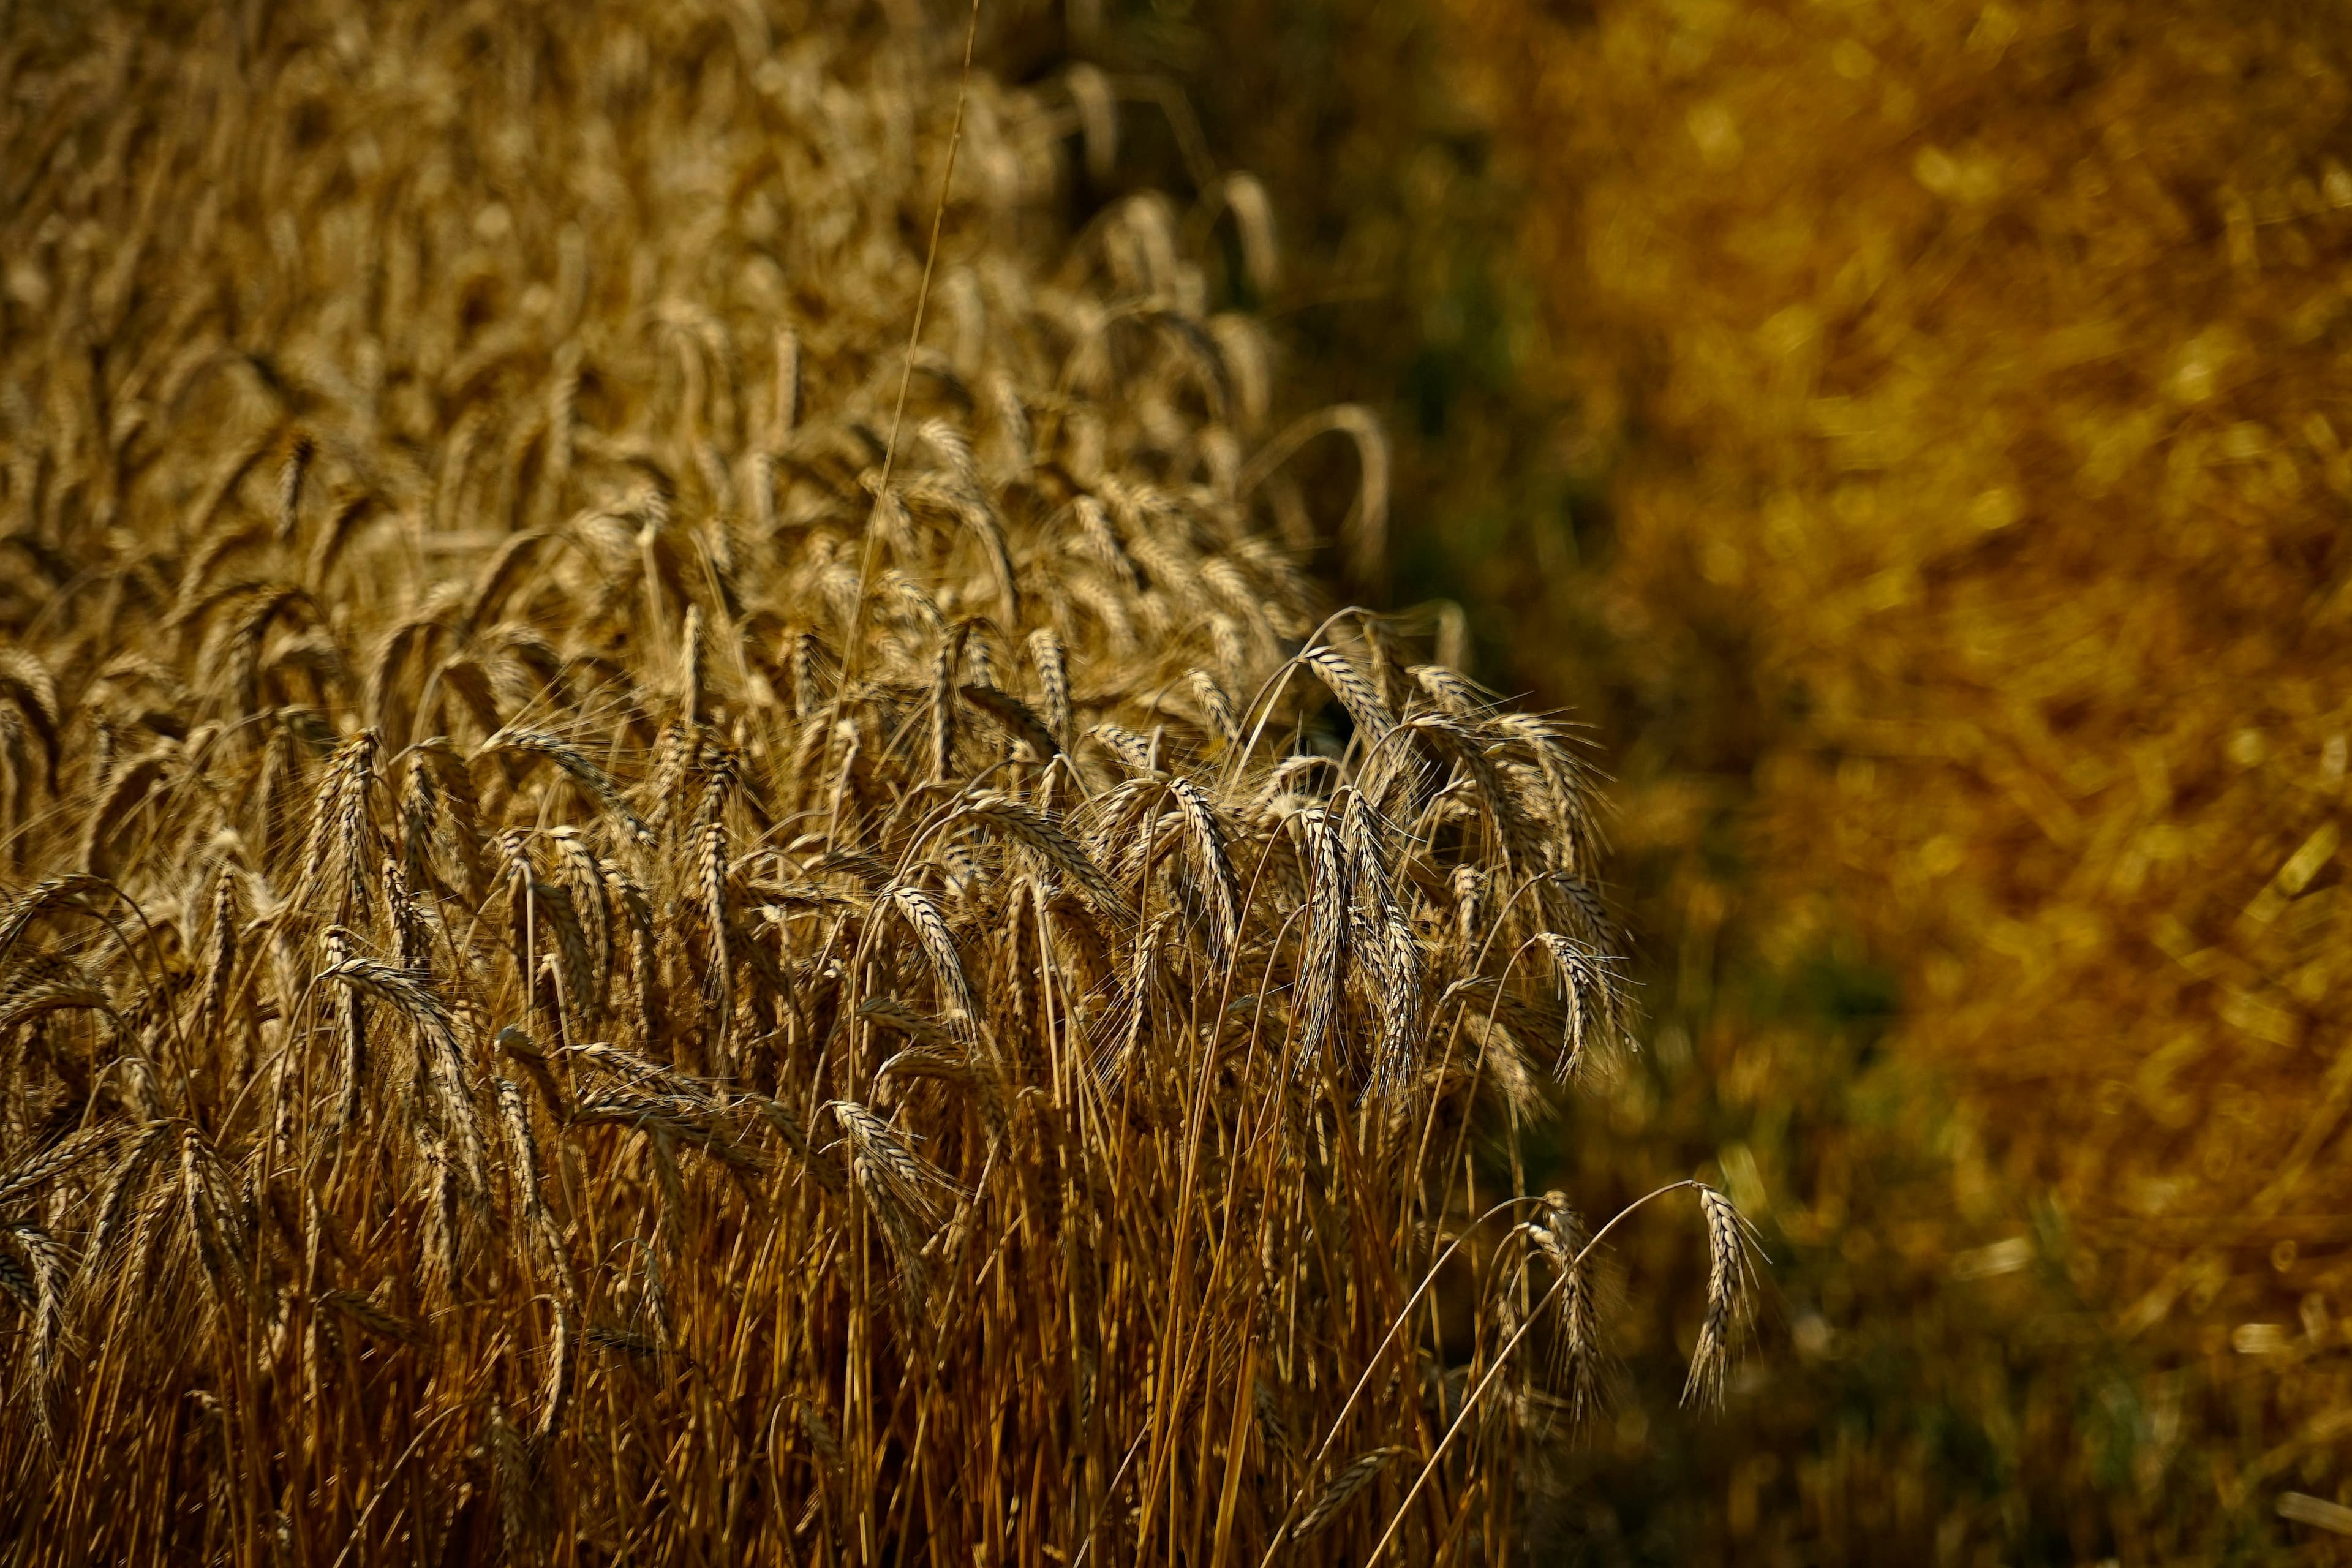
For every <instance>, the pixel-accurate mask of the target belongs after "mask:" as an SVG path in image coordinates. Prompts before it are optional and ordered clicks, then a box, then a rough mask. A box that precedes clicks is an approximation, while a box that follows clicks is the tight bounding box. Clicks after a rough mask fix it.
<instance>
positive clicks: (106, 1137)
mask: <svg viewBox="0 0 2352 1568" xmlns="http://www.w3.org/2000/svg"><path fill="white" fill-rule="evenodd" d="M121 1135H122V1129H121V1128H120V1127H118V1126H114V1125H111V1124H108V1123H100V1125H98V1126H96V1127H86V1128H83V1129H82V1130H81V1131H78V1132H70V1133H68V1134H67V1135H66V1136H65V1137H63V1138H60V1139H59V1140H58V1142H55V1143H52V1144H50V1145H49V1146H48V1147H47V1149H43V1150H40V1151H39V1152H36V1153H34V1154H33V1155H32V1156H31V1157H29V1158H28V1159H26V1161H25V1163H23V1164H21V1165H19V1166H17V1167H16V1169H15V1170H14V1171H12V1172H10V1173H8V1174H7V1175H5V1176H0V1206H5V1205H8V1204H13V1203H20V1202H30V1201H31V1200H32V1199H34V1198H36V1197H37V1196H39V1195H40V1194H41V1193H42V1192H43V1191H44V1190H45V1189H47V1187H48V1186H49V1184H51V1183H53V1182H56V1181H58V1179H59V1178H60V1177H63V1176H65V1175H66V1174H67V1173H69V1172H71V1171H73V1170H74V1169H75V1168H76V1167H77V1166H79V1165H80V1163H82V1162H83V1161H84V1160H89V1159H92V1158H95V1157H96V1156H98V1155H100V1154H102V1153H104V1152H106V1151H107V1150H108V1149H109V1148H110V1147H112V1146H113V1144H114V1142H116V1140H117V1139H119V1138H120V1137H121Z"/></svg>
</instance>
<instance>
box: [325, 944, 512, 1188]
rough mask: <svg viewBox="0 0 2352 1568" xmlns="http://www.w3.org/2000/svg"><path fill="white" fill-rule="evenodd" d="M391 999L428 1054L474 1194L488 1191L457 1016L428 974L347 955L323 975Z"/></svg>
mask: <svg viewBox="0 0 2352 1568" xmlns="http://www.w3.org/2000/svg"><path fill="white" fill-rule="evenodd" d="M320 978H322V979H327V980H333V981H337V982H339V983H341V984H344V985H347V986H349V987H351V988H352V990H354V991H357V992H361V993H362V994H366V995H370V996H373V997H375V998H377V999H378V1000H379V1001H382V1002H385V1003H387V1004H389V1005H391V1006H392V1007H393V1008H394V1010H395V1011H396V1012H398V1013H400V1014H401V1015H403V1016H405V1017H406V1018H407V1019H408V1021H409V1023H410V1025H411V1026H412V1027H414V1028H415V1031H416V1037H417V1051H418V1055H419V1056H421V1057H423V1058H424V1059H425V1079H426V1081H427V1083H429V1084H430V1085H431V1086H432V1091H433V1094H434V1098H435V1100H436V1102H437V1104H436V1109H437V1110H439V1112H440V1114H441V1117H442V1119H443V1121H445V1122H446V1126H447V1129H448V1131H449V1133H450V1134H451V1135H452V1136H453V1137H454V1138H455V1140H456V1142H457V1156H458V1160H459V1163H460V1164H461V1165H462V1166H463V1167H464V1173H465V1177H466V1181H467V1184H468V1186H469V1188H470V1190H471V1192H472V1194H474V1195H476V1196H480V1195H482V1194H487V1193H488V1191H489V1185H490V1184H489V1159H488V1146H487V1143H486V1141H485V1140H484V1138H483V1136H482V1125H481V1117H480V1112H479V1110H478V1108H477V1107H476V1106H475V1103H474V1097H473V1092H472V1089H471V1087H470V1085H469V1084H468V1083H467V1072H466V1058H465V1050H464V1047H461V1046H460V1045H459V1044H458V1041H457V1020H456V1019H455V1018H454V1017H453V1016H451V1014H450V1012H449V1008H448V1005H446V1003H444V1002H443V1001H442V1000H441V998H440V996H439V995H438V994H436V992H435V990H434V988H433V983H432V981H431V980H430V979H429V978H428V977H427V976H425V975H423V974H419V973H413V972H411V971H409V970H404V969H395V968H394V967H393V966H392V965H390V964H388V963H379V962H377V961H376V960H374V959H372V958H346V959H344V960H343V961H342V962H341V963H335V964H331V965H330V966H329V967H328V968H327V970H326V971H325V972H324V973H323V974H322V975H321V976H320Z"/></svg>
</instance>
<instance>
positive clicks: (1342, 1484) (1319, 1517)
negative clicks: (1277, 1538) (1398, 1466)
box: [1290, 1448, 1404, 1542]
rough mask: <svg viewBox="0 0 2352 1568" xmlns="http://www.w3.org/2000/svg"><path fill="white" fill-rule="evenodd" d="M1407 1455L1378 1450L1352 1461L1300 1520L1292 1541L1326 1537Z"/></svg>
mask: <svg viewBox="0 0 2352 1568" xmlns="http://www.w3.org/2000/svg"><path fill="white" fill-rule="evenodd" d="M1403 1452H1404V1450H1403V1449H1402V1448H1374V1449H1373V1450H1371V1451H1370V1453H1367V1454H1359V1455H1357V1456H1356V1457H1355V1458H1353V1459H1350V1460H1349V1461H1348V1467H1347V1468H1345V1469H1343V1470H1341V1471H1340V1472H1339V1474H1338V1475H1337V1476H1334V1477H1333V1478H1332V1479H1331V1484H1330V1485H1329V1486H1328V1487H1325V1488H1324V1489H1323V1491H1322V1494H1321V1495H1320V1496H1318V1498H1316V1500H1315V1502H1314V1505H1313V1506H1312V1507H1310V1508H1308V1509H1307V1511H1306V1512H1305V1513H1304V1514H1302V1515H1300V1516H1299V1520H1298V1523H1297V1525H1296V1526H1294V1527H1293V1528H1292V1530H1291V1532H1290V1533H1291V1539H1293V1540H1294V1541H1302V1542H1303V1541H1311V1540H1313V1539H1314V1538H1315V1537H1316V1536H1318V1535H1320V1534H1322V1533H1323V1531H1325V1530H1326V1529H1328V1528H1329V1526H1330V1525H1331V1524H1332V1523H1333V1521H1336V1520H1338V1519H1339V1513H1340V1510H1343V1509H1345V1508H1346V1507H1347V1506H1348V1504H1349V1503H1350V1502H1352V1501H1353V1500H1355V1497H1356V1494H1357V1493H1358V1492H1360V1491H1362V1490H1363V1489H1365V1488H1366V1487H1369V1486H1370V1485H1371V1484H1372V1483H1373V1482H1374V1481H1376V1480H1378V1479H1380V1476H1381V1471H1382V1470H1385V1469H1387V1468H1389V1464H1390V1462H1391V1460H1393V1459H1394V1458H1396V1457H1397V1456H1398V1455H1400V1454H1402V1453H1403Z"/></svg>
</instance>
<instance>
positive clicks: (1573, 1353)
mask: <svg viewBox="0 0 2352 1568" xmlns="http://www.w3.org/2000/svg"><path fill="white" fill-rule="evenodd" d="M1528 1231H1529V1233H1530V1234H1531V1235H1533V1236H1534V1237H1535V1239H1536V1243H1537V1245H1538V1247H1540V1248H1541V1249H1542V1251H1543V1254H1544V1256H1545V1257H1546V1258H1549V1259H1550V1260H1551V1266H1552V1268H1555V1269H1556V1270H1558V1271H1559V1273H1560V1275H1561V1276H1562V1277H1563V1278H1562V1279H1561V1281H1560V1283H1559V1294H1558V1297H1557V1300H1558V1301H1559V1328H1558V1331H1557V1333H1556V1334H1555V1335H1554V1337H1553V1340H1552V1382H1553V1385H1554V1386H1555V1387H1556V1388H1558V1389H1559V1394H1560V1397H1561V1398H1562V1400H1564V1401H1565V1402H1566V1405H1567V1407H1568V1418H1569V1420H1570V1422H1571V1423H1572V1424H1577V1425H1581V1424H1583V1423H1584V1422H1587V1421H1590V1420H1591V1419H1592V1418H1593V1417H1595V1416H1597V1415H1600V1413H1601V1399H1602V1393H1603V1384H1602V1373H1603V1372H1604V1370H1605V1368H1606V1366H1607V1364H1608V1363H1607V1352H1606V1351H1605V1350H1604V1349H1603V1347H1602V1345H1601V1314H1600V1310H1599V1308H1598V1306H1597V1305H1596V1303H1595V1300H1594V1297H1593V1280H1592V1275H1593V1268H1594V1260H1593V1259H1592V1258H1590V1257H1588V1256H1586V1248H1587V1247H1589V1246H1590V1245H1591V1240H1592V1233H1591V1227H1590V1226H1587V1225H1586V1224H1585V1223H1584V1217H1583V1216H1582V1215H1580V1214H1578V1213H1577V1212H1576V1211H1575V1210H1574V1209H1572V1208H1570V1206H1569V1205H1568V1197H1567V1194H1564V1193H1558V1192H1552V1193H1546V1194H1544V1202H1543V1213H1542V1215H1541V1216H1540V1218H1539V1219H1538V1221H1537V1222H1536V1223H1534V1224H1531V1225H1530V1226H1528Z"/></svg>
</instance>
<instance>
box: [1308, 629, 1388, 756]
mask: <svg viewBox="0 0 2352 1568" xmlns="http://www.w3.org/2000/svg"><path fill="white" fill-rule="evenodd" d="M1298 657H1299V662H1300V663H1302V664H1304V665H1306V666H1307V668H1308V669H1311V670H1313V671H1314V672H1315V674H1316V676H1317V678H1318V679H1320V680H1321V681H1322V682H1323V684H1324V685H1325V686H1327V687H1328V688H1330V690H1331V695H1332V696H1334V697H1336V698H1338V699H1339V705H1340V706H1341V707H1343V708H1345V709H1346V710H1348V717H1349V718H1350V719H1352V720H1354V721H1355V722H1356V728H1357V729H1359V730H1361V731H1363V732H1364V738H1365V740H1366V741H1368V742H1370V741H1376V740H1379V739H1380V738H1381V736H1383V735H1386V734H1387V733H1388V732H1389V731H1391V730H1393V729H1395V728H1396V715H1395V714H1393V713H1391V712H1390V711H1389V705H1388V703H1387V701H1386V700H1384V699H1383V698H1382V697H1381V693H1380V689H1379V688H1377V687H1375V686H1374V685H1373V684H1372V683H1371V681H1370V679H1367V678H1366V677H1365V675H1364V672H1363V671H1361V670H1360V669H1358V668H1356V667H1355V665H1354V663H1353V662H1351V661H1350V660H1349V658H1348V656H1347V655H1345V654H1343V653H1341V652H1340V651H1339V649H1338V648H1335V647H1330V646H1329V645H1328V644H1326V645H1325V646H1323V647H1317V648H1310V649H1308V650H1307V652H1305V653H1303V654H1301V655H1299V656H1298Z"/></svg>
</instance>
